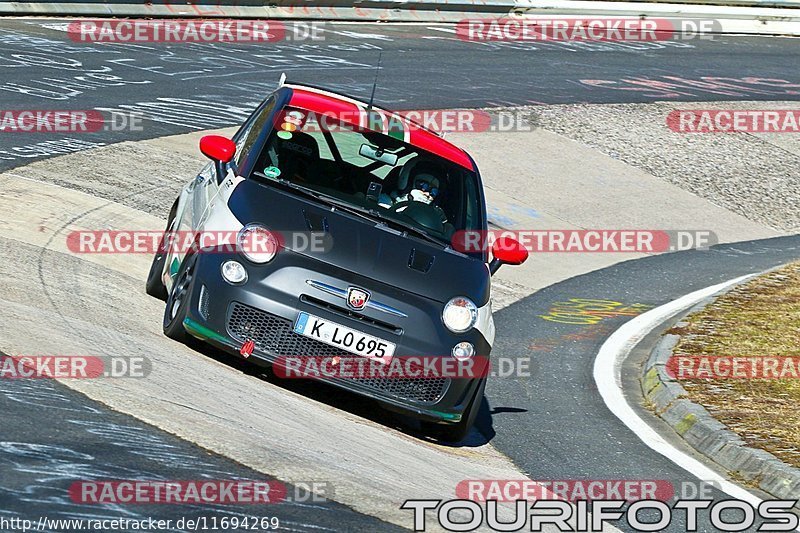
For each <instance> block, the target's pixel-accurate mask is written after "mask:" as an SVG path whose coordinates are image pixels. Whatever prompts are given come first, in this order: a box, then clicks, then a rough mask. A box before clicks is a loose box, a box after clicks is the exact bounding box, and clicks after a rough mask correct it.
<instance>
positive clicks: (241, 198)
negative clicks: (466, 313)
mask: <svg viewBox="0 0 800 533" xmlns="http://www.w3.org/2000/svg"><path fill="white" fill-rule="evenodd" d="M228 206H229V207H230V209H231V212H232V213H233V215H234V216H235V217H236V218H237V219H238V220H239V221H240V222H241V223H242V224H243V225H247V224H251V223H260V224H263V225H264V226H266V227H268V228H269V229H270V230H273V231H275V232H277V233H278V234H280V235H281V240H282V241H283V244H284V246H286V247H287V248H290V249H292V250H293V251H294V252H295V253H299V254H302V255H305V256H308V257H312V258H314V259H317V260H319V261H321V262H323V263H327V264H329V265H331V266H335V267H339V268H342V269H344V270H348V271H351V272H354V273H356V274H358V275H360V276H363V277H366V278H370V279H372V280H375V281H376V282H379V283H385V284H387V285H391V286H394V287H397V288H399V289H402V290H405V291H408V292H411V293H414V294H417V295H419V296H422V297H426V298H430V299H433V300H436V301H438V302H442V303H444V302H447V301H448V300H450V299H451V298H453V297H454V296H466V297H468V298H470V299H471V300H472V301H473V302H475V303H476V304H477V305H478V306H481V305H484V304H485V303H486V302H487V301H488V300H489V271H488V268H487V266H486V264H485V263H483V262H481V261H480V260H477V259H474V258H471V257H467V256H464V255H462V254H460V253H457V252H453V251H452V250H451V251H447V250H445V249H444V248H442V247H440V246H436V245H434V244H432V243H428V242H426V241H424V240H420V239H416V238H410V237H404V236H402V235H400V234H398V233H397V232H395V231H394V230H391V229H382V228H381V227H377V226H376V224H375V223H373V222H370V221H368V220H364V219H362V218H360V217H357V216H354V215H351V214H349V213H346V212H344V211H342V210H339V209H336V208H331V207H329V206H325V205H323V204H319V203H317V202H314V201H313V200H309V199H306V198H304V197H300V196H298V195H295V194H292V193H291V192H289V191H284V190H282V189H278V188H276V187H270V186H268V185H262V184H260V183H257V182H255V181H252V180H244V181H242V182H241V183H239V184H238V186H237V187H236V189H235V190H234V191H233V193H232V194H231V196H230V198H229V200H228ZM310 232H320V233H324V242H325V246H324V249H323V250H320V247H319V246H318V247H316V248H314V247H308V246H296V245H295V244H296V243H297V242H302V239H303V237H296V238H297V241H296V242H295V243H293V242H292V241H293V240H294V239H293V236H295V235H298V234H301V235H305V236H307V235H308V234H309V233H310Z"/></svg>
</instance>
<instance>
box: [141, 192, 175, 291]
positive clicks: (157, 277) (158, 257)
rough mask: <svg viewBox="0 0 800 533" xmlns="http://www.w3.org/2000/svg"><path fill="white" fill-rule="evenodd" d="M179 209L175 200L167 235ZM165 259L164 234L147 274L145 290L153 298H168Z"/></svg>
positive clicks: (165, 231)
mask: <svg viewBox="0 0 800 533" xmlns="http://www.w3.org/2000/svg"><path fill="white" fill-rule="evenodd" d="M177 210H178V201H177V200H175V203H174V204H172V209H170V211H169V217H168V218H167V227H166V229H165V230H164V234H165V235H166V233H167V232H168V231H169V229H170V227H171V226H172V223H173V222H174V220H175V214H176V211H177ZM165 260H166V254H165V253H164V236H163V235H162V237H161V242H159V243H158V250H156V254H155V255H154V256H153V262H152V263H150V272H149V273H148V274H147V283H146V284H145V292H147V294H149V295H150V296H152V297H153V298H158V299H159V300H162V301H166V300H167V288H166V287H164V283H163V282H162V281H161V273H162V272H164V261H165Z"/></svg>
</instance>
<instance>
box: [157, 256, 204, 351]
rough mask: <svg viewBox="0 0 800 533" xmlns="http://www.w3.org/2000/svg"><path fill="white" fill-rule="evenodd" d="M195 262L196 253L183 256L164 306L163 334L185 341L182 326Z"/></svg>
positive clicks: (192, 288) (191, 285) (189, 295)
mask: <svg viewBox="0 0 800 533" xmlns="http://www.w3.org/2000/svg"><path fill="white" fill-rule="evenodd" d="M196 264H197V254H196V253H193V252H190V253H188V254H187V255H186V257H184V259H183V263H181V266H180V268H179V269H178V274H177V275H176V276H175V283H174V284H173V285H172V290H171V291H170V293H169V296H167V305H166V307H165V308H164V335H166V336H167V337H169V338H170V339H173V340H176V341H179V342H186V340H187V339H188V334H187V333H186V329H185V328H184V327H183V321H184V319H185V318H186V311H187V310H188V308H189V302H190V301H191V299H192V294H193V292H194V270H195V265H196Z"/></svg>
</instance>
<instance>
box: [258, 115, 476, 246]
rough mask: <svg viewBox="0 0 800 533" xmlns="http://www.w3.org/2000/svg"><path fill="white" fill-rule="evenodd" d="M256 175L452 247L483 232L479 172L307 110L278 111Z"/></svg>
mask: <svg viewBox="0 0 800 533" xmlns="http://www.w3.org/2000/svg"><path fill="white" fill-rule="evenodd" d="M254 174H255V175H256V176H258V177H259V178H261V179H267V180H274V181H282V182H284V183H286V182H288V183H290V184H292V185H293V186H299V187H303V188H306V189H310V190H312V191H313V192H315V193H318V194H320V195H323V196H324V197H328V198H327V199H328V200H334V201H336V202H337V203H339V204H340V205H344V206H347V207H353V208H355V209H358V210H360V211H364V212H365V213H369V214H370V215H372V216H374V217H376V218H380V219H384V220H385V221H386V222H387V223H389V224H392V225H396V226H400V227H403V226H405V227H408V228H409V229H411V230H416V231H417V232H424V233H425V234H427V235H428V236H430V237H433V238H435V239H436V240H439V241H442V242H444V243H449V242H450V240H451V238H452V235H453V233H454V232H455V231H458V230H480V229H481V227H482V219H481V216H482V211H481V208H480V206H481V202H480V198H479V195H478V190H479V189H478V181H477V176H476V175H475V173H474V172H471V171H469V170H467V169H465V168H463V167H461V166H460V165H457V164H455V163H452V162H450V161H448V160H446V159H444V158H442V157H439V156H436V155H434V154H431V153H428V152H426V151H424V150H421V149H420V148H417V147H414V146H412V145H410V144H408V143H405V142H403V141H402V140H399V139H397V138H396V137H394V136H390V135H385V134H383V133H379V132H375V131H371V130H366V129H356V128H353V127H350V126H348V125H346V124H344V123H340V122H335V121H333V120H331V119H330V117H327V116H326V117H323V118H322V119H317V118H316V117H315V116H314V115H313V113H309V112H307V111H305V110H302V109H297V108H291V107H287V108H285V109H284V110H282V111H281V112H280V113H278V118H277V119H276V121H275V127H274V128H273V131H272V133H271V134H270V136H269V139H268V141H267V143H266V145H265V147H264V149H263V151H262V153H261V154H260V155H259V158H258V161H257V163H256V166H255V167H254ZM324 199H325V198H323V200H324Z"/></svg>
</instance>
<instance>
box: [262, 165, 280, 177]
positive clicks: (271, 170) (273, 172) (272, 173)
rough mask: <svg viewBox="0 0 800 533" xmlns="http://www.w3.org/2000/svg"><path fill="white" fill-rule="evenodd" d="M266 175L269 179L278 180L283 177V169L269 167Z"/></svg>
mask: <svg viewBox="0 0 800 533" xmlns="http://www.w3.org/2000/svg"><path fill="white" fill-rule="evenodd" d="M264 175H265V176H266V177H268V178H273V179H274V178H277V177H278V176H280V175H281V169H279V168H278V167H267V168H265V169H264Z"/></svg>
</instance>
